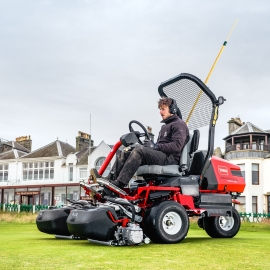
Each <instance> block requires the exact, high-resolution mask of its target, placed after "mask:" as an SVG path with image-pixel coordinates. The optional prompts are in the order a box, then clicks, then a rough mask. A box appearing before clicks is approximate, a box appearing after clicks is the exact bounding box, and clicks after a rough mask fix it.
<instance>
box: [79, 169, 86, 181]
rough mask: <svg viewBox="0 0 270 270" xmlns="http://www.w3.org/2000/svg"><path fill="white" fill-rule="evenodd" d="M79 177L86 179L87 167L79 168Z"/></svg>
mask: <svg viewBox="0 0 270 270" xmlns="http://www.w3.org/2000/svg"><path fill="white" fill-rule="evenodd" d="M80 178H81V179H87V168H80Z"/></svg>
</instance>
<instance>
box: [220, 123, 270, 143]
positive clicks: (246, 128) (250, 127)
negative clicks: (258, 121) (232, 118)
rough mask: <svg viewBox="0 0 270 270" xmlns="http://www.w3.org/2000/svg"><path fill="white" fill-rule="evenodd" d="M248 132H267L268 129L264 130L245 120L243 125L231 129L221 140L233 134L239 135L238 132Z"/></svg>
mask: <svg viewBox="0 0 270 270" xmlns="http://www.w3.org/2000/svg"><path fill="white" fill-rule="evenodd" d="M248 133H260V134H265V135H267V134H269V133H270V132H269V131H265V130H263V129H261V128H259V127H257V126H255V125H254V124H252V123H250V122H246V123H245V124H244V125H242V126H241V127H239V128H238V129H236V130H235V131H233V132H232V133H231V134H229V135H228V136H226V137H225V138H224V139H223V140H225V139H228V138H229V137H232V136H234V135H240V134H248Z"/></svg>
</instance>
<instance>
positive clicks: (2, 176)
mask: <svg viewBox="0 0 270 270" xmlns="http://www.w3.org/2000/svg"><path fill="white" fill-rule="evenodd" d="M7 180H8V164H1V165H0V182H7Z"/></svg>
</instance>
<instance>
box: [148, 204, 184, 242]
mask: <svg viewBox="0 0 270 270" xmlns="http://www.w3.org/2000/svg"><path fill="white" fill-rule="evenodd" d="M145 226H146V231H147V236H148V237H149V238H150V239H151V240H152V241H153V242H155V243H164V244H173V243H179V242H181V241H182V240H183V239H184V238H185V237H186V235H187V233H188V229H189V218H188V215H187V212H186V210H185V208H184V207H183V206H182V205H180V204H179V203H177V202H174V201H165V202H162V203H160V204H159V205H156V206H154V207H152V208H151V210H150V212H149V214H148V215H147V218H146V224H145Z"/></svg>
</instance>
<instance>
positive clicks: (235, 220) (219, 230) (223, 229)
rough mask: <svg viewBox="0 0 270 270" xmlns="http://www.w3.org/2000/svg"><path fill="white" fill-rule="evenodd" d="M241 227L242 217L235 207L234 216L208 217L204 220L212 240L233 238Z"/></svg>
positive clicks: (205, 227)
mask: <svg viewBox="0 0 270 270" xmlns="http://www.w3.org/2000/svg"><path fill="white" fill-rule="evenodd" d="M240 225H241V219H240V216H239V214H238V212H237V210H235V208H234V207H233V209H232V216H231V217H230V216H220V217H207V218H204V229H205V231H206V233H207V234H208V235H209V236H211V237H212V238H232V237H234V236H235V235H236V234H237V233H238V231H239V229H240Z"/></svg>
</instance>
